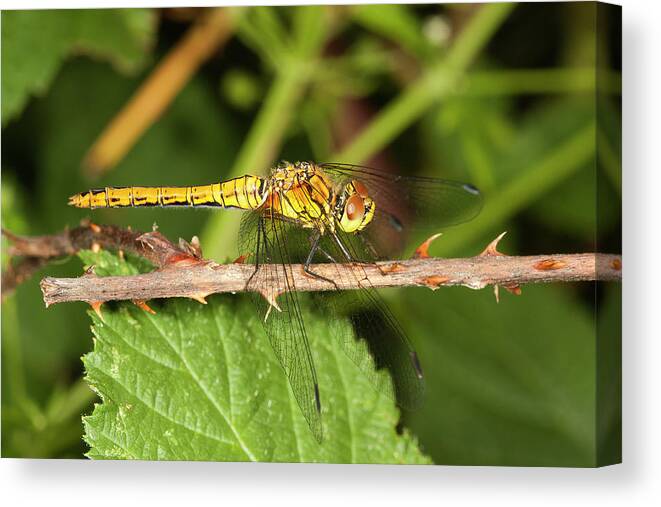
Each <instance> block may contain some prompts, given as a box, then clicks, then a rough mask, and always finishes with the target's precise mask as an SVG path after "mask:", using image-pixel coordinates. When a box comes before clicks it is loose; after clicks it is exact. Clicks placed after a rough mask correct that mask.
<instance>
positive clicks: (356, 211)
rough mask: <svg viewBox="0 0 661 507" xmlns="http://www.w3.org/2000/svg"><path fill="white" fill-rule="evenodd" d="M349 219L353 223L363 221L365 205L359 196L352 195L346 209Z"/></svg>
mask: <svg viewBox="0 0 661 507" xmlns="http://www.w3.org/2000/svg"><path fill="white" fill-rule="evenodd" d="M346 214H347V218H348V219H349V220H351V221H354V220H361V219H362V218H363V215H365V203H364V202H363V198H362V197H360V196H359V195H352V196H351V197H349V200H348V201H347V207H346Z"/></svg>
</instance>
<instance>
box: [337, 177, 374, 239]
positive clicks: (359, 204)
mask: <svg viewBox="0 0 661 507" xmlns="http://www.w3.org/2000/svg"><path fill="white" fill-rule="evenodd" d="M336 210H337V215H336V216H337V217H338V218H337V221H338V225H339V227H340V229H342V230H343V231H344V232H358V231H360V230H362V229H364V228H365V227H367V224H369V223H370V222H371V221H372V218H374V210H375V204H374V201H373V200H372V198H371V197H370V196H369V194H368V192H367V187H365V185H363V184H362V183H361V182H360V181H357V180H352V181H350V182H349V183H347V184H346V185H345V186H344V189H343V190H342V193H341V195H340V198H339V200H338V203H337V207H336Z"/></svg>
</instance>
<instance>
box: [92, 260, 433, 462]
mask: <svg viewBox="0 0 661 507" xmlns="http://www.w3.org/2000/svg"><path fill="white" fill-rule="evenodd" d="M84 257H85V259H86V262H89V261H90V260H91V258H90V256H89V254H85V255H84ZM112 257H113V256H110V254H107V253H105V254H104V255H103V256H98V257H97V258H96V259H95V264H96V265H97V266H98V267H101V268H103V269H108V268H111V267H113V265H114V267H115V268H117V267H118V265H117V263H118V262H119V263H120V264H121V263H122V262H123V261H117V259H116V258H115V259H114V260H113V259H112ZM150 304H151V306H152V307H153V308H154V309H155V310H156V312H157V313H156V314H155V315H151V314H149V313H147V312H145V311H143V310H141V309H139V308H138V307H136V306H134V305H131V304H128V303H123V304H117V305H114V306H111V305H105V306H104V308H103V321H102V320H101V319H99V317H98V316H97V315H96V314H94V313H92V312H90V316H91V318H92V321H93V323H94V325H93V328H92V330H93V333H94V336H95V340H94V350H93V352H91V353H89V354H87V355H86V356H84V358H83V361H84V364H85V369H86V372H87V379H88V381H89V383H90V384H91V386H92V387H93V389H94V390H95V391H97V392H98V393H99V395H100V396H101V398H102V400H103V403H102V404H100V405H97V406H96V408H95V410H94V413H93V414H92V415H91V416H88V417H86V418H85V419H84V424H85V440H86V441H87V443H88V444H89V445H90V447H91V449H90V451H89V453H88V455H89V456H90V457H92V458H119V459H154V460H156V459H158V460H214V461H304V462H334V463H429V460H428V458H427V457H426V456H424V455H423V454H422V453H421V452H420V451H419V449H418V447H417V444H416V440H415V438H414V437H412V436H411V435H410V434H409V433H408V432H407V431H404V432H403V434H401V435H398V434H397V431H396V425H397V423H398V420H399V412H398V410H397V408H396V407H395V405H394V403H393V401H392V400H390V399H389V398H387V397H386V396H385V395H383V394H380V393H378V392H376V391H375V390H374V389H373V388H372V387H371V384H370V383H369V381H368V380H367V379H366V378H365V376H364V375H362V374H361V372H360V371H359V370H358V368H357V367H356V366H355V365H354V363H353V362H351V360H350V359H349V358H348V357H347V356H346V355H345V354H344V353H343V352H342V351H341V349H340V345H339V344H337V343H336V342H334V341H333V340H332V339H331V338H330V336H331V335H332V334H334V333H331V330H330V329H329V326H328V325H327V324H326V322H324V321H322V320H319V319H318V320H314V319H307V320H306V328H307V330H308V333H309V336H310V339H311V346H312V352H313V356H314V361H315V365H316V367H317V373H318V378H319V384H320V392H321V399H322V403H323V407H322V418H323V424H324V431H325V434H324V441H323V443H322V444H321V445H320V444H318V443H317V441H316V440H315V439H314V437H313V435H312V433H311V432H310V430H309V427H308V425H307V422H306V421H305V419H304V418H303V415H302V413H301V411H300V409H299V407H298V405H297V402H296V399H295V398H294V395H293V393H292V391H291V388H290V386H289V383H288V380H287V378H286V376H285V374H284V372H283V370H282V368H281V367H280V364H279V363H278V361H277V358H276V357H275V354H274V353H273V350H272V348H271V346H270V344H269V342H268V339H267V338H266V336H265V334H264V332H263V328H262V325H261V322H259V319H258V318H257V317H256V314H255V311H254V308H253V306H252V304H251V302H250V301H249V298H247V297H245V296H238V295H236V296H214V297H211V298H209V303H208V304H207V305H201V304H199V303H197V302H194V301H189V300H184V299H172V300H167V301H166V302H163V303H159V302H152V303H150ZM336 325H339V326H344V327H345V330H344V332H345V333H351V332H352V331H351V327H350V325H349V324H348V322H340V323H336Z"/></svg>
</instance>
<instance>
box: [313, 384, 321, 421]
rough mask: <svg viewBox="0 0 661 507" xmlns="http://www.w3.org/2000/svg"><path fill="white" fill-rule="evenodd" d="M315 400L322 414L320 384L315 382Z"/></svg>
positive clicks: (318, 410)
mask: <svg viewBox="0 0 661 507" xmlns="http://www.w3.org/2000/svg"><path fill="white" fill-rule="evenodd" d="M314 402H315V405H316V407H317V412H319V413H320V414H321V397H320V396H319V384H317V383H316V382H315V384H314Z"/></svg>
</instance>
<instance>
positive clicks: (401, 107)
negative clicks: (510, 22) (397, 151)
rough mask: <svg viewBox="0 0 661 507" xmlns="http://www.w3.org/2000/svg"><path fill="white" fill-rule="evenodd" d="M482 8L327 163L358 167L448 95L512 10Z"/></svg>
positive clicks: (500, 5)
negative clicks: (449, 45)
mask: <svg viewBox="0 0 661 507" xmlns="http://www.w3.org/2000/svg"><path fill="white" fill-rule="evenodd" d="M513 7H514V5H513V4H508V3H497V4H487V5H484V6H483V7H482V8H481V9H480V10H479V11H478V12H477V13H476V14H475V15H474V16H473V18H472V19H471V21H470V23H469V24H468V25H467V26H466V27H465V28H464V30H463V31H462V32H461V33H460V34H459V36H458V37H457V40H456V41H455V43H454V44H453V45H452V48H451V49H450V50H449V52H448V54H447V56H446V57H445V58H444V59H443V60H441V61H440V62H438V63H437V64H435V65H433V66H432V67H431V68H430V69H429V70H428V71H427V72H426V73H425V74H424V75H423V76H421V77H420V78H419V79H418V80H417V81H415V82H414V83H412V84H411V85H410V86H409V87H407V89H406V90H405V91H404V92H403V93H402V94H401V95H400V96H399V97H397V98H396V99H394V100H393V101H392V102H391V103H390V104H389V105H388V106H387V107H386V108H385V109H384V110H383V111H382V112H381V113H380V114H379V115H378V116H377V117H376V118H375V119H374V121H373V122H372V123H371V124H370V125H369V126H368V127H367V128H365V130H363V132H362V133H361V134H360V135H359V136H358V137H357V138H356V139H355V140H354V141H353V143H351V144H350V145H349V146H347V147H346V148H344V149H343V150H341V151H340V152H339V153H337V154H335V155H334V156H333V157H331V158H330V159H329V160H337V161H340V162H352V163H361V162H364V161H365V160H367V159H368V158H369V157H370V156H371V155H373V154H374V153H376V152H377V151H379V150H380V149H381V148H383V147H384V146H385V145H386V144H388V143H389V142H390V141H392V140H393V139H394V138H395V137H396V136H397V135H398V134H400V133H401V132H402V131H403V130H404V129H406V128H407V127H408V126H409V125H411V124H412V123H413V122H414V121H415V120H416V119H417V118H418V117H420V116H421V115H422V114H423V113H424V112H425V111H427V110H428V108H429V107H430V106H431V105H432V104H434V103H435V102H437V101H439V100H441V99H442V98H444V97H446V96H447V95H449V94H450V93H451V92H452V90H453V88H454V86H455V85H456V83H457V81H458V80H459V78H461V76H463V74H464V72H465V71H466V69H467V68H468V66H469V65H470V64H471V63H472V61H473V59H474V58H475V56H476V55H477V53H478V52H479V51H480V49H482V47H483V46H484V45H485V44H486V43H487V42H488V41H489V39H490V38H491V36H492V35H493V34H494V32H495V31H496V30H497V29H498V27H499V26H500V25H501V24H502V22H503V21H504V20H505V18H506V16H507V15H508V14H509V12H510V11H511V10H512V9H513Z"/></svg>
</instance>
